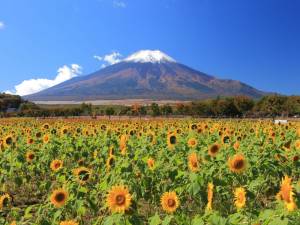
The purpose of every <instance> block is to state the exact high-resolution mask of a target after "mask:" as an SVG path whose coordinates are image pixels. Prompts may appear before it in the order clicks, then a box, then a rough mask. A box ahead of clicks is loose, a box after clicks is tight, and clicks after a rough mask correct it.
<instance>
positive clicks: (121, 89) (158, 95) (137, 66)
mask: <svg viewBox="0 0 300 225" xmlns="http://www.w3.org/2000/svg"><path fill="white" fill-rule="evenodd" d="M264 94H265V93H264V92H262V91H259V90H257V89H255V88H253V87H250V86H249V85H246V84H244V83H241V82H239V81H235V80H226V79H218V78H216V77H214V76H210V75H207V74H205V73H202V72H199V71H197V70H194V69H191V68H190V67H188V66H185V65H183V64H180V63H178V62H176V61H175V60H174V59H173V58H172V57H170V56H168V55H167V54H165V53H163V52H161V51H159V50H155V51H151V50H142V51H138V52H136V53H134V54H132V55H130V56H128V57H127V58H125V59H124V60H122V61H120V62H119V63H116V64H114V65H111V66H108V67H106V68H103V69H101V70H99V71H96V72H95V73H92V74H90V75H87V76H80V77H75V78H73V79H71V80H68V81H65V82H63V83H61V84H58V85H56V86H54V87H51V88H49V89H46V90H44V91H41V92H39V93H36V94H33V95H30V96H26V98H27V99H29V100H32V101H62V100H69V101H71V100H74V101H79V100H80V101H84V100H104V99H153V100H194V99H204V98H212V97H216V96H234V95H247V96H250V97H254V98H259V97H261V96H263V95H264Z"/></svg>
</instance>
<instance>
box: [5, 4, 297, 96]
mask: <svg viewBox="0 0 300 225" xmlns="http://www.w3.org/2000/svg"><path fill="white" fill-rule="evenodd" d="M299 11H300V1H299V0H42V1H41V0H26V1H24V0H1V1H0V81H1V82H0V91H6V90H13V89H14V86H15V85H18V84H20V83H22V82H23V81H24V80H30V79H38V78H40V79H41V78H43V79H44V80H43V81H42V83H43V82H44V83H47V82H49V80H50V81H51V82H53V84H55V82H56V83H57V82H59V80H60V79H59V78H57V77H59V76H60V75H63V76H65V75H66V77H69V78H70V77H72V76H75V75H76V74H82V75H85V74H89V73H91V72H93V71H95V70H98V69H100V68H101V65H102V64H105V62H103V61H102V62H101V61H99V60H97V59H96V58H95V57H94V56H101V59H103V58H104V57H103V56H105V55H109V54H111V53H114V52H115V54H117V53H119V54H121V55H122V56H124V57H126V56H127V55H129V54H131V53H133V52H135V51H138V50H141V49H160V50H162V51H163V52H165V53H167V54H168V55H170V56H171V57H173V58H175V59H176V60H177V61H179V62H181V63H183V64H186V65H188V66H190V67H192V68H195V69H197V70H200V71H202V72H206V73H208V74H211V75H215V76H217V77H220V78H230V79H237V80H240V81H243V82H245V83H248V84H250V85H252V86H254V87H256V88H259V89H261V90H265V91H276V92H280V93H283V94H300V13H299ZM107 59H108V61H107V62H106V65H107V64H109V63H111V62H110V61H109V59H111V58H107ZM113 59H114V58H113ZM58 70H59V71H58ZM74 74H75V75H74ZM61 77H62V76H61ZM61 77H60V78H61ZM56 78H57V79H56ZM27 86H30V83H28V84H27Z"/></svg>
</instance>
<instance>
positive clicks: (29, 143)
mask: <svg viewBox="0 0 300 225" xmlns="http://www.w3.org/2000/svg"><path fill="white" fill-rule="evenodd" d="M26 142H27V144H28V145H32V144H33V143H34V140H33V139H32V138H31V137H29V138H27V141H26Z"/></svg>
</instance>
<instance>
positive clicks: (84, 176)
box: [78, 170, 90, 181]
mask: <svg viewBox="0 0 300 225" xmlns="http://www.w3.org/2000/svg"><path fill="white" fill-rule="evenodd" d="M78 175H79V178H80V180H83V181H87V180H88V179H89V177H90V175H89V172H88V171H85V170H83V171H80V172H79V173H78Z"/></svg>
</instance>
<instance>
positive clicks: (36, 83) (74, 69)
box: [6, 64, 82, 96]
mask: <svg viewBox="0 0 300 225" xmlns="http://www.w3.org/2000/svg"><path fill="white" fill-rule="evenodd" d="M81 69H82V67H81V66H79V65H77V64H72V65H71V66H70V67H69V66H67V65H64V66H62V67H60V68H59V69H58V70H57V75H56V77H55V78H54V79H53V80H49V79H44V78H39V79H30V80H24V81H23V82H22V83H20V84H18V85H16V86H15V90H13V91H11V90H9V91H6V93H8V94H17V95H21V96H24V95H30V94H34V93H37V92H39V91H42V90H45V89H47V88H50V87H53V86H55V85H57V84H60V83H62V82H64V81H66V80H69V79H71V78H73V77H76V76H77V75H79V74H81Z"/></svg>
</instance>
